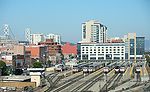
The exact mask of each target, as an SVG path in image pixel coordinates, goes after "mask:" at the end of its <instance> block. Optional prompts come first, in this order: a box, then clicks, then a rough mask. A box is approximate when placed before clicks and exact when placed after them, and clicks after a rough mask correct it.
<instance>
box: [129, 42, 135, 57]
mask: <svg viewBox="0 0 150 92" xmlns="http://www.w3.org/2000/svg"><path fill="white" fill-rule="evenodd" d="M134 45H135V43H134V39H130V55H134V51H135V50H134Z"/></svg>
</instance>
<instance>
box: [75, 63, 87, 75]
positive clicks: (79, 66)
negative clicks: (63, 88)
mask: <svg viewBox="0 0 150 92" xmlns="http://www.w3.org/2000/svg"><path fill="white" fill-rule="evenodd" d="M86 65H87V63H81V64H77V65H74V66H73V73H76V72H80V71H82V70H83V67H84V66H86Z"/></svg>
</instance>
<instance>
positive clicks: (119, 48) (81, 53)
mask: <svg viewBox="0 0 150 92" xmlns="http://www.w3.org/2000/svg"><path fill="white" fill-rule="evenodd" d="M77 48H78V59H80V60H124V59H125V43H78V45H77Z"/></svg>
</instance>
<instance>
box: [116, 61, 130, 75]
mask: <svg viewBox="0 0 150 92" xmlns="http://www.w3.org/2000/svg"><path fill="white" fill-rule="evenodd" d="M127 66H128V62H120V63H118V64H117V66H115V73H124V72H125V70H126V68H127Z"/></svg>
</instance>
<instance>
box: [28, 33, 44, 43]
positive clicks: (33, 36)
mask: <svg viewBox="0 0 150 92" xmlns="http://www.w3.org/2000/svg"><path fill="white" fill-rule="evenodd" d="M42 41H44V35H43V34H31V44H36V45H38V43H39V42H42Z"/></svg>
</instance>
